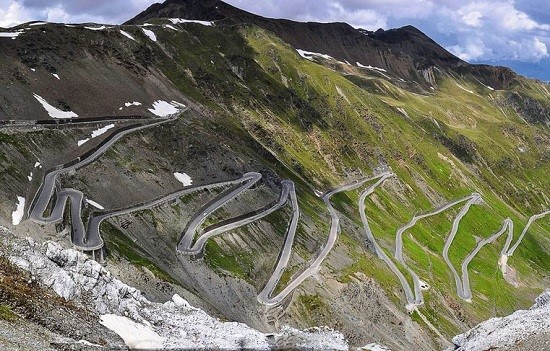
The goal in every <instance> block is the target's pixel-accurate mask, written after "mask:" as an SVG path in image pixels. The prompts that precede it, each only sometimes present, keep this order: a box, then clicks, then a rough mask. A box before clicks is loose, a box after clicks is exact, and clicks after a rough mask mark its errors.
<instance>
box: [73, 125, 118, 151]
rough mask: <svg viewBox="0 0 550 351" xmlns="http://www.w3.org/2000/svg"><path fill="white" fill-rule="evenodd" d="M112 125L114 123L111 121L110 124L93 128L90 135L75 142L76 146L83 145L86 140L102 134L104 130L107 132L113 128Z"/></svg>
mask: <svg viewBox="0 0 550 351" xmlns="http://www.w3.org/2000/svg"><path fill="white" fill-rule="evenodd" d="M114 127H115V125H114V124H112V123H111V124H108V125H106V126H104V127H101V128H99V129H96V130H94V131H93V132H92V134H91V136H90V137H89V138H86V139H82V140H79V141H78V142H77V143H76V144H77V145H78V146H81V145H83V144H84V143H86V142H87V141H89V140H90V139H93V138H96V137H98V136H100V135H101V134H104V133H105V132H107V131H108V130H109V129H111V128H114Z"/></svg>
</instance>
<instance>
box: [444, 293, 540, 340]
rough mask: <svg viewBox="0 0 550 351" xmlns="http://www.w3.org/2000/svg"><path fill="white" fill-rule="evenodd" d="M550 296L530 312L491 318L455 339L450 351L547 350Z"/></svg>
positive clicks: (517, 312) (522, 311) (534, 306)
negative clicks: (494, 350)
mask: <svg viewBox="0 0 550 351" xmlns="http://www.w3.org/2000/svg"><path fill="white" fill-rule="evenodd" d="M549 315H550V292H549V291H546V292H544V293H543V294H542V295H540V296H539V297H537V299H536V300H535V304H534V305H533V307H531V308H530V309H529V310H520V311H516V312H514V313H513V314H511V315H509V316H506V317H501V318H492V319H490V320H488V321H485V322H483V323H481V324H479V325H477V326H476V327H474V328H473V329H471V330H469V331H468V332H466V333H464V334H461V335H457V336H455V337H454V338H453V344H454V347H453V348H450V349H449V350H460V351H478V350H479V351H481V350H492V349H498V350H545V349H547V348H548V347H549V346H550V318H548V316H549Z"/></svg>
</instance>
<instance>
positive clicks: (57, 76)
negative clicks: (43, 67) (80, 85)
mask: <svg viewBox="0 0 550 351" xmlns="http://www.w3.org/2000/svg"><path fill="white" fill-rule="evenodd" d="M52 76H54V77H55V78H57V79H59V80H61V78H59V75H58V74H57V73H52Z"/></svg>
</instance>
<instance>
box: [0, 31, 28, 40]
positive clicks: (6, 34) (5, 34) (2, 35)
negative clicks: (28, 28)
mask: <svg viewBox="0 0 550 351" xmlns="http://www.w3.org/2000/svg"><path fill="white" fill-rule="evenodd" d="M20 34H23V32H1V33H0V38H12V39H15V38H17V36H18V35H20Z"/></svg>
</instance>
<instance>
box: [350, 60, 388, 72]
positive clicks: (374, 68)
mask: <svg viewBox="0 0 550 351" xmlns="http://www.w3.org/2000/svg"><path fill="white" fill-rule="evenodd" d="M356 64H357V67H360V68H368V69H372V70H375V71H380V72H387V71H386V70H385V69H383V68H380V67H374V66H371V65H368V66H365V65H362V64H361V63H359V62H356Z"/></svg>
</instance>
